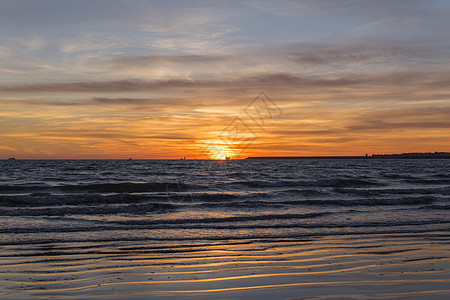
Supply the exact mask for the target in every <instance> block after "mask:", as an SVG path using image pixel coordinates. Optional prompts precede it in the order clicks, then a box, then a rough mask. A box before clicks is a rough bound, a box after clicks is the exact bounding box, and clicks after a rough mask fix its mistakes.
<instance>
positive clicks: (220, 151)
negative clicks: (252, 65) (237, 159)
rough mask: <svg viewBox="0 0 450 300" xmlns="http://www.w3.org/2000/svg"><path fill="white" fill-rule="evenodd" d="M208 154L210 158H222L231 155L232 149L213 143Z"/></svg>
mask: <svg viewBox="0 0 450 300" xmlns="http://www.w3.org/2000/svg"><path fill="white" fill-rule="evenodd" d="M208 155H209V158H210V159H217V160H224V159H226V158H227V157H231V156H232V155H233V150H231V149H230V148H228V147H227V146H224V145H213V146H212V147H210V151H209V153H208Z"/></svg>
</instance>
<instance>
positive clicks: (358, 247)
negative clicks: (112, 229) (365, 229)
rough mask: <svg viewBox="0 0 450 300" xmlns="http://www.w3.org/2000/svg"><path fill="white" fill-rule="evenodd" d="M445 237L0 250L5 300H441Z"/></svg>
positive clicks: (445, 284)
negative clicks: (393, 299) (172, 299)
mask: <svg viewBox="0 0 450 300" xmlns="http://www.w3.org/2000/svg"><path fill="white" fill-rule="evenodd" d="M447 241H448V234H447V233H441V232H426V233H422V234H372V235H352V236H345V235H342V236H339V235H336V236H333V237H311V238H308V239H303V240H302V239H279V240H270V239H267V240H264V239H259V240H246V239H243V240H233V241H219V242H217V243H215V242H212V243H210V244H205V243H202V242H198V243H195V242H193V243H189V244H183V243H178V242H177V241H165V242H164V241H161V242H160V243H155V242H152V243H144V242H142V241H140V242H133V241H128V242H105V243H101V244H100V243H83V242H80V243H61V244H53V245H51V247H48V246H46V245H45V244H39V243H37V244H34V245H26V246H21V245H11V246H9V247H3V248H2V250H1V258H0V259H1V267H0V276H1V277H0V287H1V290H0V296H1V297H2V298H5V299H28V298H34V299H38V298H39V299H40V298H58V299H76V298H97V297H102V298H115V299H129V298H130V297H133V298H142V299H145V298H152V299H154V298H156V299H170V298H181V299H338V298H342V299H378V298H383V299H386V298H388V299H389V298H395V299H448V298H447V297H449V295H450V269H449V265H450V249H449V246H448V243H447Z"/></svg>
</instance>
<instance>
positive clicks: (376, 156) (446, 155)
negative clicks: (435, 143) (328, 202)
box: [246, 152, 450, 159]
mask: <svg viewBox="0 0 450 300" xmlns="http://www.w3.org/2000/svg"><path fill="white" fill-rule="evenodd" d="M385 158H391V159H392V158H395V159H403V158H450V152H428V153H402V154H372V155H367V154H366V155H361V156H249V157H247V158H246V159H385Z"/></svg>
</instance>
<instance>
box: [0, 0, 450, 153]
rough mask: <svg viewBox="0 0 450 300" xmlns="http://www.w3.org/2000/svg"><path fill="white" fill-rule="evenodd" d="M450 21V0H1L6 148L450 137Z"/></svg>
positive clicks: (402, 143)
mask: <svg viewBox="0 0 450 300" xmlns="http://www.w3.org/2000/svg"><path fill="white" fill-rule="evenodd" d="M449 20H450V1H444V0H443V1H434V0H431V1H416V0H408V1H406V0H405V1H402V0H399V1H393V0H380V1H371V0H367V1H358V0H333V1H322V0H307V1H273V0H272V1H251V0H250V1H170V0H166V1H111V0H105V1H95V0H94V1H64V0H54V1H45V0H36V1H21V0H11V1H9V0H1V1H0V158H8V157H16V158H128V157H133V158H179V157H183V156H186V158H205V157H210V158H223V156H232V157H233V158H245V157H247V156H270V155H272V156H281V155H286V156H295V155H364V154H365V153H369V154H372V153H401V152H429V151H432V152H434V151H450V21H449ZM262 91H264V93H263V94H260V93H261V92H262ZM258 95H259V98H258V99H256V101H254V102H252V101H253V100H254V99H255V97H257V96H258ZM266 96H267V97H269V98H267V97H266ZM264 103H265V104H266V105H269V106H270V109H269V110H266V111H265V110H264V105H263V104H264ZM266 108H267V107H266ZM255 112H259V113H261V116H260V118H258V117H255ZM252 114H253V117H252ZM244 148H245V149H244ZM219 153H220V154H219Z"/></svg>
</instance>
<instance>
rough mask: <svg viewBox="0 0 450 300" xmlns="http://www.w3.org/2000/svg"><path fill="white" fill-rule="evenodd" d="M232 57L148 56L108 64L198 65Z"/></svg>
mask: <svg viewBox="0 0 450 300" xmlns="http://www.w3.org/2000/svg"><path fill="white" fill-rule="evenodd" d="M229 59H232V58H231V57H226V56H215V55H148V56H120V57H113V58H111V59H109V60H108V63H109V64H110V65H112V66H114V67H121V68H122V67H146V66H155V67H156V66H161V65H178V66H186V65H198V64H211V63H218V62H226V61H228V60H229Z"/></svg>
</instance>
